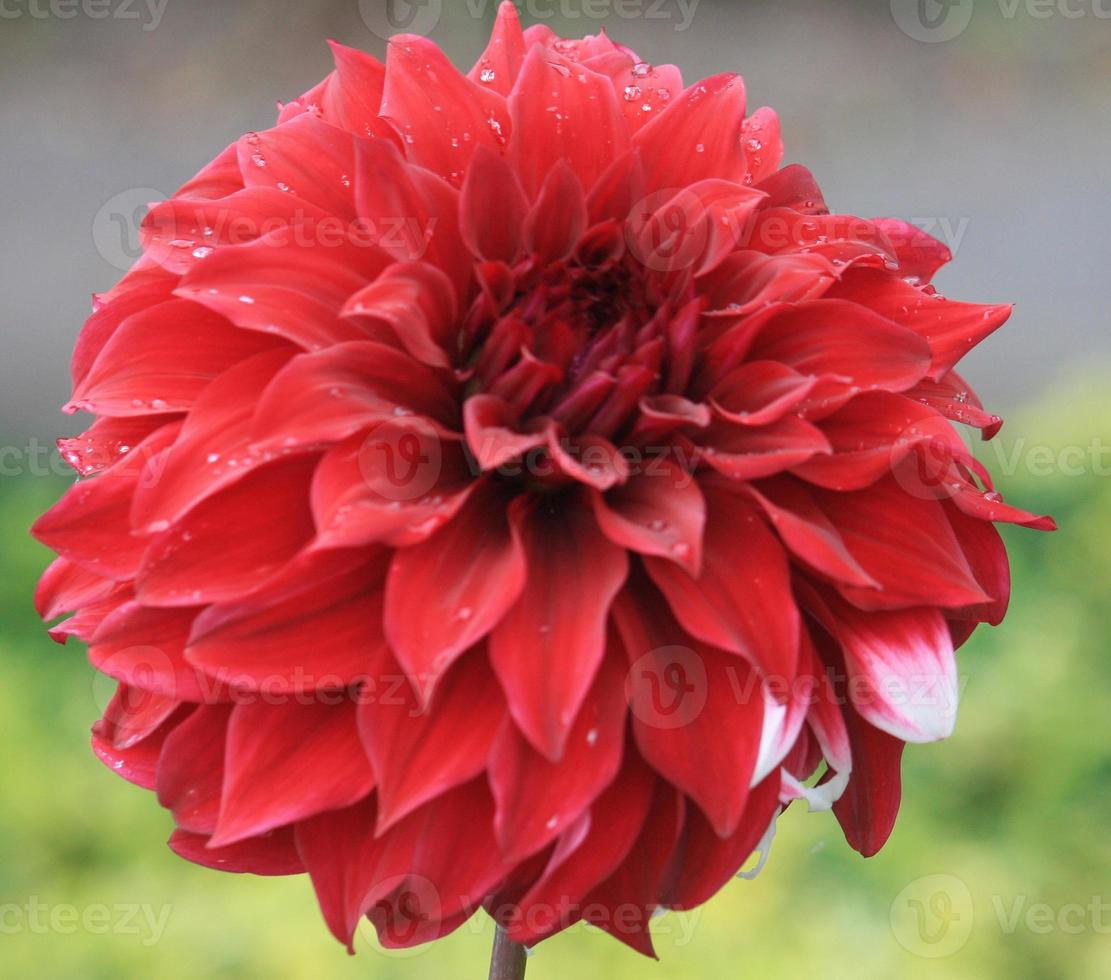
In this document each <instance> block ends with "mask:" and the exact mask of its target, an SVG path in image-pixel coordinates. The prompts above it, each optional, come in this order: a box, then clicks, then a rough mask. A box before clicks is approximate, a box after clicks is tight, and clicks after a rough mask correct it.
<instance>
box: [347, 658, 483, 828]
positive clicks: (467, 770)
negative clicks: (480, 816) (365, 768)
mask: <svg viewBox="0 0 1111 980" xmlns="http://www.w3.org/2000/svg"><path fill="white" fill-rule="evenodd" d="M391 670H392V673H391ZM373 680H374V684H375V688H374V689H373V690H368V691H366V692H365V696H364V699H363V700H362V702H361V703H360V705H359V730H360V732H361V734H362V739H363V745H364V746H365V747H366V751H367V753H368V754H369V756H370V759H371V762H372V763H373V765H374V771H375V774H376V775H377V777H378V806H379V809H378V824H377V827H378V833H380V834H381V833H383V832H384V831H386V830H388V829H389V828H390V827H392V826H393V825H394V824H396V823H397V822H398V821H399V820H401V819H402V818H404V817H407V816H408V815H409V814H410V813H412V812H413V811H414V810H416V809H417V808H418V807H420V806H423V805H424V804H425V803H427V802H429V801H430V800H433V799H435V798H436V797H438V796H441V795H442V794H443V793H445V792H447V791H448V790H450V789H453V788H454V787H456V786H459V785H461V784H463V783H465V782H468V781H469V780H471V779H473V778H474V777H475V776H478V775H479V774H480V773H482V772H483V770H484V769H485V768H486V760H487V757H488V756H489V754H490V747H491V746H492V745H493V742H494V737H495V736H496V735H497V732H498V729H499V728H501V725H502V722H503V720H504V718H505V709H504V707H503V706H502V705H501V704H500V700H501V699H500V696H499V694H498V692H497V688H496V685H497V682H496V681H495V679H494V676H493V674H492V672H491V670H490V665H489V662H488V661H487V658H486V656H485V653H484V652H482V651H479V650H475V651H473V652H472V653H471V654H470V655H468V656H465V657H462V658H460V660H459V661H458V662H457V663H456V664H454V665H453V666H452V668H451V669H450V670H449V671H448V672H447V673H446V674H445V675H444V676H443V678H442V679H441V680H440V681H439V682H438V683H437V684H436V685H435V687H434V690H433V692H432V695H431V701H430V702H429V701H428V699H427V697H422V696H420V695H419V694H418V692H415V691H414V690H413V687H412V685H411V684H410V682H409V680H408V679H407V678H406V676H405V674H404V673H403V672H402V670H401V668H400V667H399V666H397V665H396V664H395V663H394V662H393V660H392V658H389V659H388V661H387V666H385V667H384V669H383V671H382V672H381V673H380V674H379V675H378V676H377V677H375V678H373ZM422 693H423V692H422ZM479 704H481V705H482V710H481V711H476V710H475V706H476V705H479Z"/></svg>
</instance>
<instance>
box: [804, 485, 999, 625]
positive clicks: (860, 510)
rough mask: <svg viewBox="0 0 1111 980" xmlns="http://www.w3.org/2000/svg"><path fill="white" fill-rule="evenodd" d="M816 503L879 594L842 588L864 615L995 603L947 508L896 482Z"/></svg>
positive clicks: (829, 495)
mask: <svg viewBox="0 0 1111 980" xmlns="http://www.w3.org/2000/svg"><path fill="white" fill-rule="evenodd" d="M815 496H816V498H817V500H818V502H819V504H820V506H821V508H822V510H823V511H824V512H825V513H826V514H827V515H828V516H829V518H830V520H831V521H832V522H833V524H834V526H835V527H836V528H837V530H838V532H839V534H840V535H841V539H842V541H844V543H845V546H846V547H847V548H848V549H849V551H850V552H851V553H852V555H853V556H854V557H855V558H856V560H857V561H859V562H860V564H861V566H862V567H863V568H864V570H865V571H866V572H867V573H868V575H869V576H871V577H872V578H873V579H875V580H876V581H877V582H879V583H880V589H879V591H877V590H875V589H868V588H865V589H863V590H862V589H860V588H856V587H853V586H848V585H842V586H841V587H840V592H841V594H842V595H843V596H845V598H847V599H848V600H849V601H850V602H851V603H853V604H854V605H856V606H858V607H859V608H861V609H898V608H903V607H906V606H918V605H937V606H954V607H959V606H967V605H973V604H977V603H981V602H986V601H988V600H989V599H990V597H989V596H987V595H986V594H985V593H984V591H983V589H981V588H980V586H979V584H978V583H977V581H976V579H975V577H974V575H973V573H972V569H971V568H970V567H969V565H968V561H967V560H966V558H965V556H964V553H963V551H962V550H961V546H960V542H959V541H958V538H957V536H956V535H955V534H954V533H953V530H952V528H951V526H950V524H949V522H948V520H947V519H946V516H945V511H944V509H943V508H942V505H941V504H940V503H938V502H937V501H935V500H921V499H918V498H916V497H915V496H913V495H911V494H909V493H907V492H906V490H904V489H903V488H902V487H901V486H899V484H898V483H897V482H896V481H895V480H894V479H892V478H890V477H889V478H888V479H886V480H881V481H880V482H879V483H876V484H875V485H874V486H872V487H869V488H868V490H867V491H864V492H861V493H823V492H818V493H817V494H816V495H815Z"/></svg>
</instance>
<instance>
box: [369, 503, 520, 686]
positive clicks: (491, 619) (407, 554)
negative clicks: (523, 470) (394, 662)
mask: <svg viewBox="0 0 1111 980" xmlns="http://www.w3.org/2000/svg"><path fill="white" fill-rule="evenodd" d="M504 506H505V503H504V498H503V497H502V496H501V494H500V492H499V491H498V489H497V488H496V487H495V486H494V485H493V484H489V483H487V484H483V485H481V486H480V487H476V488H475V490H474V491H473V492H472V493H471V495H470V496H469V497H468V499H467V501H466V503H465V504H464V505H463V507H462V509H461V510H460V511H459V513H458V514H456V516H455V518H454V520H452V521H451V522H450V523H449V524H448V525H447V526H446V527H444V528H443V529H442V530H440V531H439V532H437V533H436V534H435V535H433V536H432V537H431V538H429V539H428V540H427V541H425V542H423V543H422V544H418V545H415V546H414V547H412V548H404V549H402V550H400V551H398V552H397V553H396V554H395V555H394V558H393V561H392V563H391V566H390V571H389V576H388V579H387V582H386V603H385V631H386V636H387V637H388V638H389V642H390V647H391V648H392V649H393V651H394V652H395V653H396V655H397V658H398V660H400V661H401V665H402V666H403V667H404V668H405V671H406V673H408V674H409V676H410V677H413V678H416V679H418V680H420V681H422V682H424V681H427V680H431V679H434V678H435V677H437V676H438V675H440V674H442V673H443V672H444V671H445V670H446V669H447V668H448V667H449V666H450V665H451V663H452V662H453V661H454V660H455V658H456V657H458V656H459V655H460V654H461V653H463V651H464V650H466V649H467V648H468V647H470V646H472V645H473V644H475V643H477V642H478V641H479V640H481V639H482V638H483V637H484V636H485V635H486V634H487V633H489V632H490V631H491V630H492V629H494V627H495V626H496V625H497V624H498V623H499V622H500V621H501V620H502V619H503V617H504V616H505V615H506V612H507V610H509V609H510V607H511V606H512V605H513V603H514V602H515V601H516V599H517V596H518V595H520V593H521V590H522V588H524V583H525V576H526V569H527V567H528V566H527V564H526V560H525V558H526V556H525V552H524V551H523V546H522V543H521V539H520V536H519V529H517V528H516V527H515V526H511V524H510V522H507V521H506V520H505V518H504V517H503V516H502V509H503V508H504Z"/></svg>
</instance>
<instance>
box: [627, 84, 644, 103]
mask: <svg viewBox="0 0 1111 980" xmlns="http://www.w3.org/2000/svg"><path fill="white" fill-rule="evenodd" d="M642 94H643V93H642V92H641V90H640V86H639V85H626V86H625V101H626V102H636V100H637V99H639V98H640V97H641V95H642Z"/></svg>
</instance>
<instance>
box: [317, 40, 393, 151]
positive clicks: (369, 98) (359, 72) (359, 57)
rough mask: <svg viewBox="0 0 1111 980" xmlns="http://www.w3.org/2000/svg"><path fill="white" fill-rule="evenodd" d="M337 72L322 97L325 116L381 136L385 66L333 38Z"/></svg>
mask: <svg viewBox="0 0 1111 980" xmlns="http://www.w3.org/2000/svg"><path fill="white" fill-rule="evenodd" d="M328 46H329V47H330V48H331V49H332V59H333V60H334V62H335V66H336V67H335V71H334V72H333V73H332V74H331V75H330V76H329V78H328V82H327V84H326V85H325V87H324V92H323V94H322V97H321V100H320V108H321V110H322V112H321V118H322V119H323V120H324V121H325V122H329V123H331V124H332V125H333V126H339V127H340V128H341V129H346V130H347V131H348V132H349V133H354V134H355V135H357V136H372V135H374V136H380V135H382V134H381V131H380V128H379V127H380V125H381V120H379V118H378V113H379V109H380V108H381V106H382V91H383V89H384V88H385V84H386V69H385V66H384V65H383V64H382V63H381V62H380V61H379V60H378V59H377V58H372V57H371V56H370V55H369V54H367V53H366V52H364V51H359V50H357V49H356V48H349V47H347V46H346V45H343V44H339V43H338V42H336V41H329V42H328Z"/></svg>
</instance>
